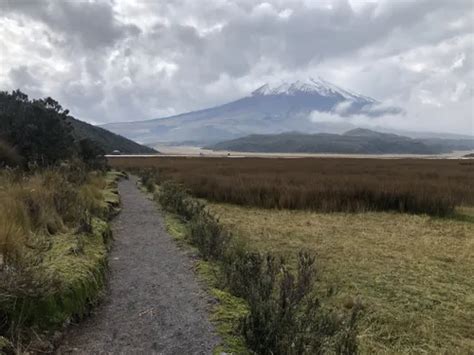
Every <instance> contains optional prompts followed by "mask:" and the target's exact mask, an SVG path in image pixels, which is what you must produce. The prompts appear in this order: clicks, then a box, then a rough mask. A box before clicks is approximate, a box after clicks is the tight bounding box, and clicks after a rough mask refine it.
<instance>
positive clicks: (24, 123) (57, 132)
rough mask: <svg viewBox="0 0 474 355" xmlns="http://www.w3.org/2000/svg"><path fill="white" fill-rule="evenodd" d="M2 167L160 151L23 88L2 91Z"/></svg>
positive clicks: (93, 162)
mask: <svg viewBox="0 0 474 355" xmlns="http://www.w3.org/2000/svg"><path fill="white" fill-rule="evenodd" d="M0 145H1V147H0V148H1V149H0V166H3V165H15V164H14V162H18V164H21V165H23V166H25V167H27V166H49V165H54V164H58V163H60V162H62V161H64V160H71V159H76V158H78V159H80V160H83V161H84V162H86V163H87V164H89V165H91V166H92V165H94V166H98V165H97V164H98V163H99V162H100V160H101V159H102V160H103V158H100V157H101V156H103V155H104V154H107V153H112V152H113V151H114V150H118V151H120V152H121V153H128V154H146V153H156V152H155V151H154V150H153V149H151V148H148V147H144V146H141V145H139V144H137V143H135V142H132V141H130V140H128V139H126V138H124V137H121V136H118V135H116V134H114V133H111V132H108V131H106V130H105V129H103V128H99V127H95V126H92V125H90V124H87V123H85V122H81V121H79V120H77V119H75V118H74V117H72V116H70V115H69V111H68V110H65V109H63V108H62V107H61V105H60V104H59V103H58V102H57V101H55V100H53V99H51V98H49V97H48V98H46V99H38V100H36V99H34V100H30V99H29V98H28V96H27V95H25V94H24V93H22V92H21V91H19V90H17V91H13V92H11V93H9V92H0Z"/></svg>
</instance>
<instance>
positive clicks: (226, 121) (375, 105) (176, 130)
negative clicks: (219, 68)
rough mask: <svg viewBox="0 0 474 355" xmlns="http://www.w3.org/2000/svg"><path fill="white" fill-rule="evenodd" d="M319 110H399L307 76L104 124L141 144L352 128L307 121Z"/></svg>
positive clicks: (352, 112)
mask: <svg viewBox="0 0 474 355" xmlns="http://www.w3.org/2000/svg"><path fill="white" fill-rule="evenodd" d="M318 112H326V113H333V114H336V115H343V116H346V117H350V116H351V115H355V114H363V115H368V116H372V117H374V116H382V115H384V114H386V113H391V114H396V113H400V112H401V110H400V109H399V108H396V107H384V106H383V105H381V103H380V102H378V101H376V100H374V99H372V98H370V97H366V96H364V95H361V94H358V93H354V92H351V91H349V90H346V89H342V88H340V87H339V86H337V85H334V84H332V83H330V82H328V81H326V80H324V79H322V78H316V79H314V78H310V79H307V80H304V81H300V80H298V81H295V82H292V83H288V82H284V83H279V84H277V85H274V84H265V85H263V86H261V87H259V88H258V89H257V90H255V91H253V92H252V93H251V94H250V95H249V96H246V97H243V98H241V99H239V100H236V101H232V102H229V103H227V104H224V105H220V106H216V107H212V108H208V109H204V110H199V111H193V112H188V113H184V114H180V115H177V116H171V117H164V118H157V119H153V120H149V121H141V122H129V123H126V122H125V123H110V124H107V125H104V127H105V128H106V129H108V130H111V131H112V132H115V133H118V134H121V135H124V136H126V137H128V138H131V139H134V140H137V141H139V142H141V143H146V144H150V143H155V142H170V141H171V142H180V141H194V142H197V143H204V144H209V143H213V142H219V141H223V140H226V139H233V138H237V137H242V136H245V135H248V134H274V133H281V132H289V131H301V132H306V133H318V132H331V133H342V132H344V131H347V130H348V129H351V128H355V127H353V126H351V124H350V123H341V122H315V120H311V119H310V116H311V115H312V114H313V115H314V113H318Z"/></svg>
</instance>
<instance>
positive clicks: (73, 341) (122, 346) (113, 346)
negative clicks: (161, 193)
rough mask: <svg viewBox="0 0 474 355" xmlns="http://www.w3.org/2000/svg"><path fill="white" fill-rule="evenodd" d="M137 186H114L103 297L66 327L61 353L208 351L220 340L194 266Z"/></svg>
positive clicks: (131, 182)
mask: <svg viewBox="0 0 474 355" xmlns="http://www.w3.org/2000/svg"><path fill="white" fill-rule="evenodd" d="M135 182H136V180H135V179H133V178H132V179H130V180H124V181H121V182H120V183H119V191H120V195H121V198H122V212H121V213H120V215H119V216H117V217H116V218H115V220H114V221H113V223H112V228H113V233H114V239H115V240H114V245H113V248H112V251H111V253H110V259H109V265H110V277H109V286H108V294H107V296H106V298H105V300H104V302H103V303H102V305H101V306H99V307H98V309H97V311H96V312H95V314H94V315H92V316H91V317H90V318H88V319H87V320H85V321H83V322H81V323H80V324H78V325H76V326H71V330H70V331H69V332H68V333H67V334H66V336H65V337H64V338H65V341H64V343H63V344H62V345H61V346H60V347H59V349H58V353H59V354H64V353H71V352H72V353H83V354H91V353H104V352H105V353H113V354H115V353H122V354H124V353H127V354H128V353H146V354H150V353H154V354H210V353H212V349H213V348H214V347H215V345H216V344H218V342H219V339H218V337H217V336H216V335H215V334H214V332H213V327H212V325H211V324H210V322H209V320H208V313H207V308H208V302H209V301H210V300H209V298H208V296H206V294H205V293H204V291H203V290H202V289H201V287H200V286H199V285H198V283H197V282H196V280H195V277H194V275H193V271H192V261H191V260H190V259H189V257H188V256H186V255H185V254H184V253H183V252H182V251H180V250H179V249H178V248H177V246H176V245H175V243H174V242H173V240H172V239H171V237H170V236H169V235H168V234H167V233H166V231H165V229H164V223H163V219H162V216H161V215H160V213H159V212H158V211H157V209H156V206H155V205H154V203H153V202H152V201H150V200H148V199H147V198H146V197H145V195H144V194H143V193H141V192H140V191H139V190H138V189H137V187H136V184H135Z"/></svg>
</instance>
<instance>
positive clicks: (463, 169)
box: [109, 157, 474, 216]
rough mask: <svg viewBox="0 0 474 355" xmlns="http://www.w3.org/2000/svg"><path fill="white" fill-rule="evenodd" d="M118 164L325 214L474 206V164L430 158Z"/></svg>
mask: <svg viewBox="0 0 474 355" xmlns="http://www.w3.org/2000/svg"><path fill="white" fill-rule="evenodd" d="M109 163H110V164H111V165H112V166H113V167H116V168H137V167H138V168H153V171H152V172H151V174H152V175H153V178H154V180H155V181H157V182H158V183H160V182H161V181H166V180H169V179H171V180H174V181H178V182H181V183H183V184H184V185H185V186H186V187H187V188H188V189H190V191H191V192H192V194H193V195H195V196H196V197H198V198H205V199H207V200H209V201H214V202H223V203H232V204H237V205H245V206H253V207H263V208H277V209H307V210H313V211H321V212H337V211H339V212H365V211H399V212H408V213H426V214H430V215H439V216H443V215H448V214H451V213H453V212H454V209H455V207H456V206H461V205H469V204H471V205H472V204H474V183H473V181H474V163H472V162H469V161H460V160H434V159H433V160H427V159H341V158H302V159H278V158H274V159H265V158H167V157H154V158H127V157H111V158H109Z"/></svg>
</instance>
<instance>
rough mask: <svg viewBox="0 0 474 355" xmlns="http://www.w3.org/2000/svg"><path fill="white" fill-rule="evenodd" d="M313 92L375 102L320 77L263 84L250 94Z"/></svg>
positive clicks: (351, 99)
mask: <svg viewBox="0 0 474 355" xmlns="http://www.w3.org/2000/svg"><path fill="white" fill-rule="evenodd" d="M298 94H314V95H319V96H324V97H335V96H336V97H342V98H343V99H344V100H350V101H365V102H367V103H375V102H376V101H375V100H374V99H372V98H370V97H366V96H363V95H360V94H357V93H354V92H351V91H349V90H345V89H342V88H340V87H339V86H337V85H335V84H332V83H330V82H329V81H326V80H324V79H323V78H321V77H319V76H318V77H316V78H312V77H310V78H308V79H306V80H297V81H295V82H293V83H288V82H282V83H279V84H276V85H271V84H268V83H267V84H265V85H263V86H261V87H259V88H258V89H257V90H255V91H253V92H252V96H270V95H291V96H295V95H298Z"/></svg>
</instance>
